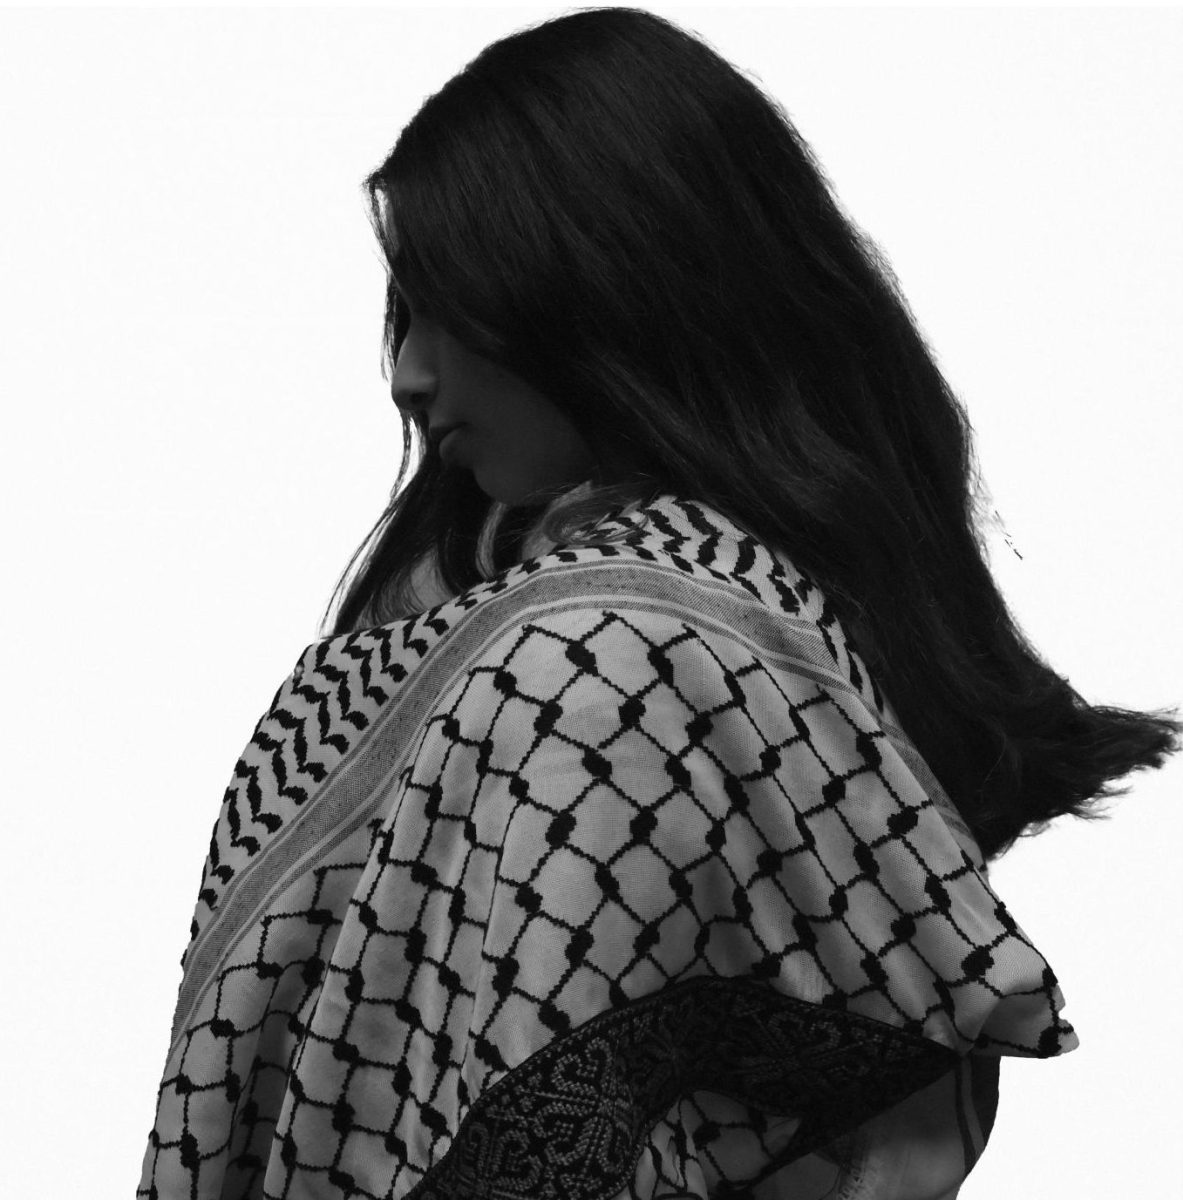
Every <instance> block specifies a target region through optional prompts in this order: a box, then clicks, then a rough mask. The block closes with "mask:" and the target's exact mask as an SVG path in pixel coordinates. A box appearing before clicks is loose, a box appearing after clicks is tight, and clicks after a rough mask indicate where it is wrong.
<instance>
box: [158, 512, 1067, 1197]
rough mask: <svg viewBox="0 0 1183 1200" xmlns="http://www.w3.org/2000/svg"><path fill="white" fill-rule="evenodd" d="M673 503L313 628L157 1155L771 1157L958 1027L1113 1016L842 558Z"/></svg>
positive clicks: (249, 783)
mask: <svg viewBox="0 0 1183 1200" xmlns="http://www.w3.org/2000/svg"><path fill="white" fill-rule="evenodd" d="M641 515H644V516H646V517H647V518H648V519H649V521H650V523H651V526H650V528H649V529H646V530H644V531H641V530H636V531H635V533H634V535H631V542H630V545H629V546H627V547H624V548H615V547H613V548H601V549H581V550H578V551H559V552H558V553H555V554H552V555H550V556H544V558H543V559H539V560H533V561H531V562H528V563H525V564H522V565H521V566H520V567H518V568H515V569H514V571H511V572H508V573H507V574H506V575H505V576H502V577H500V578H499V580H497V581H493V582H492V583H490V584H487V585H483V587H482V588H479V589H474V591H473V592H470V593H467V594H466V595H465V596H464V597H460V598H458V599H457V601H454V602H451V603H450V604H448V605H443V606H440V607H438V608H436V609H432V610H428V612H427V613H424V614H420V616H419V617H416V618H412V619H411V620H409V621H405V622H399V623H397V624H396V625H393V626H386V627H383V628H382V629H379V630H371V631H366V633H364V634H354V635H349V636H348V637H346V638H338V639H328V640H327V641H326V642H322V643H319V644H317V645H316V646H313V647H310V648H309V650H308V651H306V652H305V654H304V655H303V656H302V658H301V660H300V663H299V664H298V666H297V668H296V670H295V671H294V672H293V675H292V676H291V677H290V678H289V680H288V681H287V682H286V683H285V685H284V686H282V687H281V688H280V690H279V691H278V692H277V694H276V697H275V700H274V701H273V704H272V707H271V709H270V710H269V713H268V714H267V715H266V716H265V717H264V719H263V720H262V721H261V722H260V724H259V726H258V728H257V729H256V733H255V736H254V737H253V738H252V740H251V743H250V744H249V745H248V747H247V749H246V751H245V752H244V755H243V757H242V759H240V761H239V764H238V765H237V767H236V769H235V775H234V780H233V781H232V784H231V787H230V788H228V789H227V795H226V797H225V798H224V803H223V811H222V816H221V819H220V820H219V823H218V826H217V828H216V829H215V833H214V838H213V841H212V843H211V850H210V857H209V860H208V862H207V865H206V872H205V875H204V876H203V880H202V889H201V898H200V900H199V903H198V914H197V917H196V918H195V922H194V930H193V938H192V941H191V943H190V947H189V949H188V950H187V952H186V958H185V960H184V962H185V965H186V967H187V974H186V981H185V983H184V984H183V985H182V994H181V999H180V1002H179V1004H178V1013H177V1024H176V1026H175V1029H174V1034H175V1037H174V1045H173V1050H172V1052H171V1054H170V1060H169V1067H168V1068H167V1069H166V1074H165V1078H164V1081H163V1083H162V1086H161V1091H160V1100H159V1105H158V1114H157V1123H156V1128H155V1129H154V1130H153V1133H152V1135H151V1138H150V1144H149V1148H148V1152H147V1154H146V1157H145V1170H144V1180H143V1181H142V1186H141V1188H140V1190H139V1192H138V1195H148V1196H173V1195H175V1196H182V1195H185V1196H243V1197H247V1196H249V1197H258V1196H266V1197H285V1198H286V1197H296V1196H308V1195H318V1196H320V1195H325V1196H328V1195H333V1196H336V1195H351V1196H352V1195H356V1196H366V1197H369V1196H375V1197H377V1196H392V1197H393V1196H416V1197H423V1198H425V1197H428V1196H432V1197H437V1196H438V1197H444V1196H448V1197H453V1196H461V1195H463V1196H470V1195H471V1196H478V1195H479V1196H485V1195H488V1196H493V1195H497V1196H499V1197H516V1196H521V1197H542V1196H555V1197H559V1196H561V1197H564V1198H565V1197H572V1198H574V1197H588V1198H589V1200H590V1198H591V1197H597V1198H603V1200H610V1198H611V1197H614V1196H618V1195H619V1196H624V1195H640V1194H643V1193H642V1192H637V1191H636V1188H637V1187H638V1186H640V1187H642V1188H644V1187H648V1186H649V1185H647V1184H644V1183H643V1180H644V1179H645V1178H646V1173H647V1172H648V1173H649V1175H651V1176H652V1187H654V1188H658V1187H672V1186H678V1187H687V1188H688V1187H689V1184H688V1183H687V1178H688V1175H687V1172H689V1175H695V1174H696V1173H697V1174H698V1175H701V1177H702V1178H703V1179H704V1180H705V1179H708V1178H710V1179H713V1181H714V1182H713V1184H712V1185H711V1186H712V1187H714V1188H716V1189H717V1188H731V1189H739V1190H736V1191H734V1194H735V1195H737V1196H738V1195H740V1194H743V1191H742V1189H743V1188H744V1187H750V1186H754V1184H753V1181H755V1180H756V1179H757V1178H758V1177H759V1176H760V1175H761V1173H763V1174H765V1175H766V1174H767V1173H768V1172H770V1171H774V1170H775V1169H777V1168H779V1167H780V1166H782V1165H784V1164H785V1163H787V1162H791V1161H793V1160H795V1159H797V1158H799V1157H800V1155H802V1154H803V1153H805V1152H806V1151H807V1150H808V1149H810V1148H811V1147H815V1146H822V1145H824V1144H826V1143H827V1142H828V1141H830V1140H832V1139H833V1138H834V1137H836V1136H838V1135H840V1134H841V1133H843V1132H844V1131H846V1130H847V1129H850V1128H852V1127H853V1126H854V1125H857V1123H858V1122H859V1121H860V1120H862V1119H864V1118H865V1117H866V1116H869V1115H871V1114H873V1113H874V1112H875V1111H878V1110H879V1109H882V1108H884V1107H886V1106H888V1105H890V1104H891V1103H894V1101H895V1099H897V1098H899V1097H900V1096H903V1095H906V1094H908V1093H909V1092H911V1091H914V1090H915V1089H917V1088H918V1087H922V1086H924V1085H925V1084H926V1083H927V1082H928V1081H930V1080H931V1079H932V1078H935V1077H936V1075H938V1074H939V1073H941V1072H943V1071H947V1070H948V1069H949V1068H950V1066H951V1065H952V1064H954V1063H955V1062H956V1061H957V1058H958V1056H959V1055H963V1054H966V1053H969V1052H970V1051H971V1050H976V1051H978V1052H992V1053H1019V1054H1036V1055H1041V1056H1046V1055H1049V1054H1055V1053H1059V1052H1062V1051H1063V1050H1064V1049H1070V1048H1071V1047H1072V1045H1074V1044H1075V1043H1074V1034H1073V1033H1072V1030H1071V1026H1069V1025H1067V1024H1066V1023H1065V1022H1063V1021H1062V1020H1061V1019H1060V1018H1059V1017H1058V1008H1059V1007H1060V1005H1061V1004H1062V998H1061V997H1060V995H1059V992H1058V986H1057V983H1056V980H1055V977H1054V975H1053V974H1052V973H1051V971H1050V968H1048V967H1047V964H1046V962H1045V961H1044V960H1043V959H1042V957H1041V956H1040V955H1039V954H1038V952H1037V951H1036V950H1035V949H1034V947H1032V946H1031V945H1030V943H1029V942H1028V940H1027V939H1026V938H1025V937H1024V935H1023V934H1022V932H1021V930H1020V929H1019V928H1018V926H1017V925H1016V924H1015V922H1014V921H1013V919H1012V918H1011V917H1010V915H1009V913H1008V912H1007V910H1006V909H1005V907H1004V906H1003V905H1002V904H1001V902H1000V901H998V900H997V897H995V896H994V894H993V892H992V891H991V890H990V888H989V885H988V884H987V883H986V881H985V878H984V874H983V873H982V872H981V871H980V870H979V864H980V859H979V858H975V854H974V852H975V850H976V847H973V846H972V844H967V843H966V841H965V839H964V836H962V837H960V838H959V837H958V836H956V834H957V822H956V818H955V817H954V818H953V819H952V820H950V819H949V810H950V806H949V804H948V801H947V798H944V797H942V796H941V795H940V794H939V793H938V792H937V791H936V789H934V788H932V787H931V786H930V787H929V788H928V789H927V790H926V789H924V788H922V787H920V786H919V785H918V782H917V778H918V776H917V773H914V772H913V771H912V770H910V769H909V766H910V762H912V761H914V759H915V756H914V750H912V751H911V753H910V754H909V750H910V747H909V746H908V745H907V743H906V739H905V738H903V736H902V735H901V734H900V733H899V731H898V730H894V729H893V728H892V726H891V722H890V716H891V714H890V709H889V708H888V707H887V706H886V705H885V702H884V700H883V697H882V696H881V695H880V694H879V693H878V690H877V689H876V688H875V687H874V684H873V682H872V681H871V680H870V679H869V678H868V677H867V675H866V673H865V671H861V672H860V670H859V667H858V664H857V659H856V655H855V653H854V651H853V650H851V649H849V648H848V647H847V645H846V643H845V639H844V638H843V637H842V631H841V629H840V627H839V626H838V625H837V624H836V622H834V621H833V618H832V615H830V616H829V617H828V619H827V608H826V606H825V604H824V600H823V599H822V598H821V597H820V596H818V594H817V592H816V590H815V589H812V587H811V586H810V585H809V583H808V581H807V580H805V579H804V577H801V576H797V577H796V578H795V579H794V578H793V577H792V575H791V574H790V570H789V567H788V565H787V564H786V563H784V562H783V561H782V560H780V559H778V558H776V557H774V556H770V555H769V554H768V553H767V551H766V550H764V549H763V548H762V547H759V545H758V543H755V542H753V541H752V540H751V539H750V538H747V537H746V535H743V534H742V532H741V531H739V530H737V529H736V528H735V527H734V526H733V525H731V524H730V523H729V522H727V521H726V520H725V519H724V518H721V517H720V516H719V515H718V514H715V513H713V512H711V511H710V510H707V509H704V508H703V506H701V505H697V504H692V503H689V502H681V501H676V500H674V499H673V498H661V499H659V500H658V501H657V502H655V503H654V504H652V505H650V506H647V507H646V508H644V509H643V510H642V512H641V514H638V518H639V516H641ZM638 518H632V519H633V520H636V519H638ZM613 519H615V520H618V521H620V522H622V523H627V522H628V520H629V518H627V517H621V516H620V514H619V513H617V514H615V515H614V518H613ZM690 555H693V560H692V559H691V557H689V556H690ZM728 556H730V557H728ZM617 559H622V560H624V561H622V562H621V563H620V569H619V570H616V571H614V573H613V574H611V575H609V574H608V573H607V571H606V570H605V568H608V569H612V568H615V567H616V566H617V564H616V562H615V561H614V560H617ZM542 562H546V563H547V564H549V569H548V570H546V571H541V570H540V567H539V563H542ZM589 564H598V565H599V567H600V570H599V571H598V572H591V571H588V570H587V569H586V568H587V566H588V565H589ZM670 564H672V565H673V570H672V571H671V567H670ZM558 565H561V566H563V567H567V568H568V570H566V571H565V572H564V571H562V570H560V569H558ZM655 566H656V567H657V568H658V570H656V571H655V570H654V569H653V568H654V567H655ZM580 568H583V569H582V570H581V569H580ZM671 575H672V576H673V577H674V579H676V580H677V581H678V582H679V583H682V584H683V587H684V589H685V590H683V591H679V590H678V588H677V587H675V586H674V583H673V582H672V580H671ZM684 577H690V579H689V581H687V580H686V579H685V578H684ZM552 579H553V592H545V591H542V590H541V589H537V588H536V589H535V593H536V594H530V593H528V590H527V588H526V587H525V586H524V585H523V583H522V581H526V580H530V581H532V582H533V583H535V584H541V583H543V582H544V581H545V582H548V583H549V582H550V581H551V580H552ZM710 581H714V582H715V584H716V585H723V586H713V587H708V586H703V584H704V583H707V582H710ZM696 582H697V588H696V589H695V583H696ZM736 582H739V583H740V584H741V586H742V590H743V592H744V593H746V595H738V596H737V594H736V592H737V589H736V588H735V583H736ZM515 583H516V584H517V587H516V589H515V588H513V587H512V586H511V585H513V584H515ZM605 584H611V585H614V586H615V587H616V588H617V590H618V591H619V592H620V593H621V595H620V596H619V597H618V598H617V601H616V603H614V604H612V605H608V604H601V603H591V602H590V601H589V598H588V595H587V594H586V592H587V590H588V589H591V590H592V591H594V590H595V589H600V590H602V589H603V587H604V586H605ZM646 586H647V590H646ZM580 588H582V589H584V591H583V593H582V594H581V592H580ZM515 591H516V592H517V593H519V594H520V595H521V598H522V603H521V605H520V606H514V608H511V609H508V611H510V612H513V611H515V609H517V610H519V611H520V613H521V614H522V615H519V616H518V617H517V619H505V618H504V617H503V618H499V620H498V621H496V622H492V623H490V625H489V628H488V630H483V631H482V630H479V629H478V627H477V623H476V622H474V620H473V617H474V615H478V614H479V611H480V609H481V607H482V606H484V607H485V608H489V609H493V608H494V607H495V605H496V603H497V602H500V603H502V604H507V603H508V602H510V601H512V600H514V599H515V596H514V592H515ZM773 600H775V601H776V605H777V609H776V612H775V613H774V612H773V610H772V609H771V607H770V605H771V602H772V601H773ZM527 601H532V602H533V603H527ZM547 601H549V603H546V602H547ZM691 601H692V602H691ZM754 601H755V602H756V603H754ZM778 614H779V616H780V621H779V623H778V624H776V625H775V630H776V633H777V635H778V637H779V640H775V639H770V638H769V636H768V633H767V630H768V623H769V617H770V616H772V617H775V616H776V615H778ZM786 615H790V616H792V617H794V618H796V623H795V624H792V625H790V626H788V636H786V622H785V616H786ZM465 629H469V630H470V631H471V636H470V638H469V641H470V642H471V643H472V645H473V646H476V647H478V649H477V650H476V651H473V650H471V649H470V650H469V652H468V657H467V658H464V656H463V655H461V656H460V658H459V659H458V660H457V662H456V663H451V662H449V661H448V657H447V653H446V648H447V647H449V646H450V645H451V644H452V643H453V642H462V641H463V639H462V638H461V636H460V634H461V632H463V630H465ZM745 635H747V636H745ZM757 636H759V643H758V644H753V640H752V639H753V638H754V637H757ZM420 678H423V679H425V680H426V682H425V683H424V685H423V686H422V687H421V688H420V692H421V696H420V695H417V694H416V692H415V685H416V682H417V681H418V680H419V679H420ZM404 712H414V713H415V714H416V718H415V720H410V719H409V718H406V717H405V716H402V718H401V719H402V720H403V724H402V725H401V726H400V724H399V720H400V714H404ZM424 713H427V714H429V715H427V716H426V719H425V720H424V719H423V714H424ZM399 733H402V737H401V739H400V738H399V737H398V736H396V735H398V734H399ZM410 733H413V736H410ZM387 745H390V746H395V747H401V750H388V751H387V752H386V756H387V758H389V763H388V764H386V765H387V768H388V769H387V771H386V773H385V774H377V776H376V778H375V777H373V776H375V774H376V773H375V772H374V771H371V776H372V777H370V778H368V779H366V780H364V781H363V782H361V783H358V782H355V781H354V776H359V775H364V771H363V770H362V768H361V767H359V766H358V765H357V764H359V763H366V764H371V763H374V762H379V761H382V750H381V748H382V747H383V746H387ZM408 747H409V749H408ZM326 781H327V782H326ZM334 781H343V782H341V783H340V786H338V787H337V791H334V790H333V788H334V787H335V786H337V785H336V784H335V783H334ZM338 793H339V797H338ZM942 801H943V802H942ZM305 862H306V863H308V864H313V863H314V864H315V865H307V866H301V863H305ZM983 931H985V932H986V934H987V935H988V936H985V937H984V936H983ZM190 976H192V977H193V978H192V979H191V978H190ZM186 985H188V991H186ZM671 1114H675V1115H671ZM803 1114H805V1115H806V1119H805V1120H804V1121H802V1120H801V1119H800V1118H801V1116H802V1115H803ZM769 1130H774V1131H776V1134H777V1136H775V1137H773V1136H771V1135H770V1134H769ZM691 1133H692V1134H693V1136H691ZM663 1138H664V1139H666V1142H667V1143H668V1142H669V1141H670V1139H672V1144H673V1146H674V1151H675V1154H674V1158H673V1160H672V1161H674V1162H677V1163H680V1164H681V1165H680V1166H678V1167H677V1170H676V1172H675V1174H680V1176H681V1179H680V1181H679V1180H678V1179H675V1178H673V1177H672V1176H670V1175H669V1163H670V1161H671V1158H670V1154H669V1153H668V1152H667V1153H664V1154H658V1152H657V1149H656V1147H657V1145H658V1141H660V1140H661V1139H663ZM654 1139H658V1141H655V1140H654ZM687 1139H689V1140H687ZM647 1164H648V1165H647ZM655 1164H658V1165H655ZM660 1164H665V1165H660ZM704 1186H705V1185H704ZM644 1194H653V1193H652V1192H648V1193H644ZM692 1194H703V1195H705V1194H706V1193H705V1192H702V1193H692ZM711 1194H712V1195H715V1194H719V1195H722V1194H724V1192H722V1191H717V1190H715V1191H712V1192H711ZM728 1194H731V1193H728ZM753 1194H754V1193H753Z"/></svg>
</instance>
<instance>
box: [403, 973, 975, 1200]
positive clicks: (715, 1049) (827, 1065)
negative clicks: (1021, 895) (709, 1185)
mask: <svg viewBox="0 0 1183 1200" xmlns="http://www.w3.org/2000/svg"><path fill="white" fill-rule="evenodd" d="M957 1061H958V1056H957V1054H956V1053H955V1052H954V1051H952V1050H950V1049H948V1048H947V1047H945V1046H941V1045H940V1044H939V1043H936V1042H933V1041H931V1040H929V1039H927V1038H923V1037H916V1036H914V1035H911V1034H907V1033H904V1032H903V1031H901V1030H898V1029H894V1028H892V1027H891V1026H889V1025H885V1024H883V1023H882V1022H879V1021H874V1020H871V1019H869V1018H866V1017H863V1016H859V1015H858V1014H854V1013H849V1012H844V1011H842V1010H841V1009H838V1008H830V1007H826V1006H822V1005H816V1004H809V1003H806V1002H804V1001H801V1000H796V999H793V998H791V997H788V996H785V995H782V994H781V993H779V992H777V991H775V990H774V989H773V988H771V987H769V986H767V985H765V984H760V983H756V982H753V981H751V980H744V979H718V978H696V979H691V980H687V981H684V982H682V983H679V984H675V985H674V986H672V987H669V988H666V989H665V990H663V991H662V992H660V993H659V994H657V995H654V996H649V997H646V998H645V999H643V1000H639V1001H636V1002H635V1003H633V1004H631V1005H629V1006H628V1007H627V1008H624V1009H616V1010H613V1011H612V1012H608V1013H603V1014H601V1015H600V1016H598V1017H596V1018H594V1019H593V1020H591V1021H588V1022H587V1023H586V1024H585V1025H583V1026H581V1027H580V1028H579V1029H577V1030H576V1031H575V1032H574V1033H572V1034H570V1035H569V1036H567V1037H564V1038H560V1039H557V1040H556V1041H554V1042H552V1043H550V1044H549V1045H548V1046H546V1047H545V1048H544V1049H543V1050H540V1051H539V1052H538V1053H537V1054H535V1055H533V1056H532V1057H531V1058H530V1059H529V1060H528V1061H527V1062H525V1063H522V1064H521V1065H520V1066H519V1067H517V1068H516V1069H515V1070H513V1071H511V1072H510V1073H509V1074H508V1075H506V1076H505V1077H504V1078H502V1079H501V1080H499V1081H498V1082H497V1083H496V1084H495V1085H494V1086H493V1087H491V1088H490V1089H489V1090H488V1091H487V1092H486V1093H485V1094H484V1095H483V1096H482V1097H481V1098H480V1099H479V1100H477V1102H476V1103H475V1104H474V1105H473V1108H472V1109H471V1111H470V1112H469V1114H468V1116H467V1118H466V1119H465V1121H464V1122H463V1124H462V1125H461V1127H460V1129H459V1131H458V1133H457V1135H456V1137H455V1139H454V1140H453V1143H452V1146H451V1147H450V1149H449V1150H448V1153H447V1154H446V1155H445V1156H444V1157H443V1158H442V1159H441V1160H440V1162H439V1163H437V1164H436V1165H435V1166H434V1167H433V1168H432V1169H431V1170H429V1171H428V1173H427V1174H426V1175H425V1176H424V1178H423V1179H422V1180H421V1181H420V1182H419V1183H418V1184H417V1185H416V1186H415V1187H414V1188H412V1189H411V1191H410V1192H408V1193H407V1197H406V1200H493V1198H494V1197H496V1198H497V1200H517V1198H518V1197H520V1198H521V1200H610V1198H611V1197H613V1196H615V1195H617V1194H618V1193H619V1192H620V1191H621V1190H622V1189H623V1188H624V1187H626V1186H627V1184H628V1182H629V1180H630V1179H631V1178H632V1177H633V1174H634V1171H635V1169H636V1163H637V1159H638V1158H639V1156H640V1154H641V1150H642V1148H643V1145H644V1142H645V1138H646V1136H647V1135H648V1133H649V1130H650V1129H651V1128H652V1126H653V1124H654V1123H655V1122H656V1121H657V1120H658V1118H659V1117H661V1116H662V1115H664V1114H665V1113H666V1112H667V1111H668V1110H669V1108H670V1106H671V1105H672V1104H674V1103H675V1102H676V1101H677V1100H678V1099H679V1097H682V1096H687V1095H689V1094H691V1093H693V1092H695V1091H699V1090H709V1091H713V1092H718V1093H721V1094H722V1095H725V1096H730V1097H732V1098H734V1099H737V1100H741V1101H743V1102H744V1103H746V1104H749V1105H751V1106H752V1107H753V1108H757V1109H759V1110H761V1111H763V1112H766V1113H769V1114H779V1115H790V1116H791V1115H795V1114H799V1115H802V1116H803V1118H804V1119H803V1120H802V1123H801V1126H800V1127H799V1128H798V1130H797V1132H796V1134H795V1135H794V1136H793V1138H792V1140H791V1141H790V1142H789V1144H788V1145H787V1147H786V1148H785V1149H784V1150H783V1151H782V1152H781V1154H780V1155H779V1156H778V1157H777V1159H776V1160H775V1161H774V1162H772V1163H770V1164H768V1165H767V1166H766V1168H765V1169H764V1170H762V1171H761V1173H760V1177H766V1176H767V1175H769V1174H773V1173H775V1172H776V1171H778V1170H780V1169H781V1168H782V1167H784V1166H786V1165H787V1164H788V1163H790V1162H792V1161H793V1160H794V1159H796V1158H799V1157H800V1156H801V1155H803V1154H807V1153H809V1152H810V1151H811V1150H814V1149H817V1148H818V1147H820V1146H824V1145H826V1144H828V1143H829V1142H832V1141H833V1140H834V1139H835V1138H837V1137H839V1136H841V1135H842V1134H843V1133H845V1132H847V1131H848V1130H851V1129H853V1128H854V1127H855V1126H857V1125H859V1124H861V1123H862V1122H863V1121H865V1120H867V1119H869V1118H870V1117H871V1116H873V1115H874V1114H875V1113H877V1112H880V1111H882V1110H883V1109H886V1108H889V1107H891V1105H893V1104H896V1103H898V1102H899V1101H900V1100H903V1099H904V1098H906V1097H907V1096H909V1095H911V1094H912V1093H913V1092H916V1091H919V1090H920V1089H921V1088H923V1087H926V1086H928V1084H930V1083H932V1082H933V1081H934V1080H935V1079H937V1078H938V1077H939V1076H941V1075H943V1074H944V1073H945V1072H946V1071H949V1070H951V1069H952V1068H953V1067H954V1066H955V1065H956V1063H957ZM756 1182H758V1179H757V1178H753V1179H750V1180H731V1181H729V1182H728V1184H727V1185H725V1186H724V1190H723V1191H722V1192H720V1193H719V1198H720V1200H742V1197H743V1196H744V1195H745V1194H746V1193H747V1192H748V1190H749V1189H750V1188H751V1187H752V1186H753V1184H754V1183H756Z"/></svg>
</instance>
